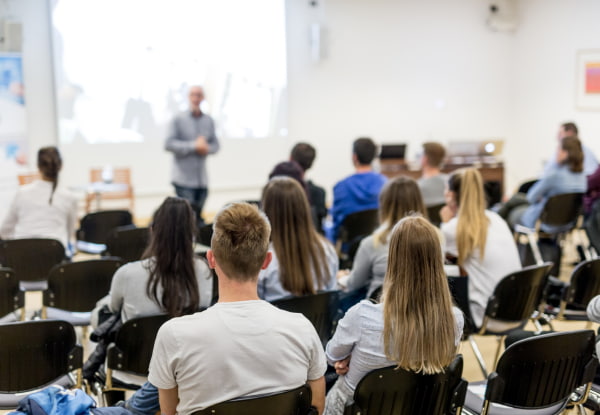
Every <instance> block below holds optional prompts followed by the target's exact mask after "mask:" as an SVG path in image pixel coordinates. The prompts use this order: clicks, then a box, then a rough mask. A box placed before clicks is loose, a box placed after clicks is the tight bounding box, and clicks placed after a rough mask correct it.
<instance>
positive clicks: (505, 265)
mask: <svg viewBox="0 0 600 415" xmlns="http://www.w3.org/2000/svg"><path fill="white" fill-rule="evenodd" d="M485 214H486V216H487V217H488V219H489V220H490V224H489V227H488V231H487V239H486V243H485V255H484V258H481V257H480V255H479V250H476V251H475V252H473V253H472V254H471V256H469V257H468V258H467V259H466V260H465V263H464V264H463V268H464V269H465V271H466V272H467V275H468V276H469V302H470V304H471V314H472V317H473V321H474V322H475V324H476V325H477V327H479V326H481V323H482V321H483V315H484V313H485V308H486V306H487V302H488V299H489V298H490V296H491V295H492V293H493V292H494V288H495V287H496V285H497V284H498V283H499V282H500V280H501V279H502V278H504V277H506V276H507V275H508V274H510V273H512V272H515V271H518V270H520V269H521V268H522V266H521V260H520V259H519V252H518V251H517V245H516V244H515V240H514V238H513V234H512V232H511V231H510V229H509V228H508V225H507V224H506V222H505V221H504V219H502V218H501V217H500V216H498V215H497V214H496V213H494V212H491V211H489V210H486V211H485ZM457 224H458V219H457V218H453V219H451V220H450V221H448V222H447V223H442V225H441V228H442V233H443V235H444V238H445V239H446V252H448V253H449V254H451V255H454V256H456V257H458V247H457V245H456V226H457Z"/></svg>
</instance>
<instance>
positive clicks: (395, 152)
mask: <svg viewBox="0 0 600 415" xmlns="http://www.w3.org/2000/svg"><path fill="white" fill-rule="evenodd" d="M405 154H406V144H382V145H381V152H380V153H379V158H380V159H381V160H389V159H402V160H404V156H405Z"/></svg>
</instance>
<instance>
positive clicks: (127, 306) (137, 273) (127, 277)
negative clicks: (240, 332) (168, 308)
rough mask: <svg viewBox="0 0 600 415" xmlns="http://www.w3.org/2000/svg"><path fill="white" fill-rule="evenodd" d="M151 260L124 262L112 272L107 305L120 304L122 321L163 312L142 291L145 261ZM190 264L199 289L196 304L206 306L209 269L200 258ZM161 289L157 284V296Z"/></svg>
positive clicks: (146, 274)
mask: <svg viewBox="0 0 600 415" xmlns="http://www.w3.org/2000/svg"><path fill="white" fill-rule="evenodd" d="M152 260H153V259H152V258H149V259H144V260H142V261H135V262H130V263H128V264H125V265H123V266H122V267H121V268H119V269H118V270H117V272H115V275H114V276H113V279H112V283H111V286H110V294H109V296H110V303H109V307H110V309H111V311H113V312H116V311H117V310H119V309H120V308H121V320H123V322H125V321H127V320H131V319H132V318H135V317H142V316H148V315H152V314H158V313H162V312H163V311H162V309H161V307H160V306H159V305H158V304H156V302H155V301H154V300H152V299H151V298H150V297H148V295H147V294H146V285H147V284H148V278H149V277H150V274H149V271H148V265H149V261H152ZM194 267H195V269H196V279H197V281H198V290H199V291H200V307H208V306H210V303H211V300H212V287H213V281H212V273H211V271H210V269H209V268H208V265H207V264H206V262H204V261H203V260H201V259H195V260H194ZM161 292H162V291H161V290H160V287H159V290H158V297H159V298H160V295H161Z"/></svg>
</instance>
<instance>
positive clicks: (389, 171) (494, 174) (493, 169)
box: [380, 159, 504, 204]
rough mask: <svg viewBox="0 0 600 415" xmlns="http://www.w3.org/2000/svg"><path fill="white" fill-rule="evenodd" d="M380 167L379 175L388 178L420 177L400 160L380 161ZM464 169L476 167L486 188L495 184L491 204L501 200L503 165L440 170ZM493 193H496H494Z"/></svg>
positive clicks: (471, 165) (463, 165)
mask: <svg viewBox="0 0 600 415" xmlns="http://www.w3.org/2000/svg"><path fill="white" fill-rule="evenodd" d="M380 166H381V174H383V175H384V176H387V177H388V178H392V177H397V176H408V177H411V178H413V179H415V180H417V179H419V178H420V177H421V170H411V169H410V168H409V166H408V164H406V162H405V161H404V160H402V159H391V160H380ZM464 167H476V168H477V170H479V173H481V177H482V178H483V182H484V183H485V184H486V185H487V186H490V185H492V184H493V185H496V184H497V186H499V188H498V190H499V195H497V194H494V195H493V196H494V197H493V198H492V199H493V200H492V202H497V201H498V202H499V201H500V200H499V199H498V198H502V195H503V194H504V165H503V164H502V163H500V162H498V163H493V164H483V163H475V164H466V163H464V164H445V165H444V167H443V168H442V172H443V173H452V172H453V171H455V170H457V169H461V168H464ZM486 190H487V189H486ZM493 193H498V192H497V191H494V192H493ZM496 199H498V200H496ZM492 204H493V203H492Z"/></svg>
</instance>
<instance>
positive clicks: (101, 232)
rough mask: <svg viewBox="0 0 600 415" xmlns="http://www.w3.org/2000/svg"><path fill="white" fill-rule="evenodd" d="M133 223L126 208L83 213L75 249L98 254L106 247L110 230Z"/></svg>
mask: <svg viewBox="0 0 600 415" xmlns="http://www.w3.org/2000/svg"><path fill="white" fill-rule="evenodd" d="M128 225H133V217H132V216H131V212H129V211H128V210H103V211H98V212H93V213H88V214H87V215H85V216H84V217H83V218H82V219H81V221H80V223H79V229H78V230H77V249H78V250H79V251H81V252H86V253H90V254H99V253H101V252H103V251H104V250H105V249H106V241H107V239H108V236H109V235H110V234H111V232H112V231H113V230H114V229H115V228H118V227H120V226H128Z"/></svg>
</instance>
